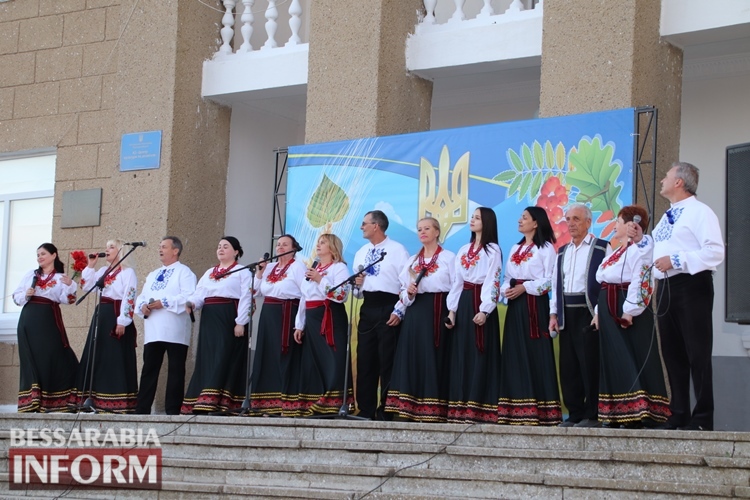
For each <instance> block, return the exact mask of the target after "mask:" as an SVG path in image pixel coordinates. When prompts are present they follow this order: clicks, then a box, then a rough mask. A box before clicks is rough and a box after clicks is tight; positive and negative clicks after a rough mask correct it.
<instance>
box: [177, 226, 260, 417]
mask: <svg viewBox="0 0 750 500" xmlns="http://www.w3.org/2000/svg"><path fill="white" fill-rule="evenodd" d="M242 253H243V252H242V246H240V242H239V241H238V240H237V238H235V237H234V236H224V237H223V238H222V239H221V240H219V246H218V248H217V249H216V256H217V257H218V259H219V263H218V264H217V265H216V266H214V267H213V268H210V269H208V270H207V271H206V272H205V273H203V276H202V277H201V279H200V281H198V286H197V287H196V288H195V292H194V293H193V294H192V295H191V296H190V297H189V298H188V303H187V309H188V311H190V310H192V309H201V308H202V309H203V312H202V313H201V322H200V332H199V335H198V348H197V351H196V352H197V354H196V358H195V370H194V371H193V377H192V378H191V379H190V384H189V385H188V390H187V392H186V393H185V399H184V400H183V402H182V408H181V410H180V413H183V414H185V413H219V414H221V413H226V412H229V411H234V410H238V409H239V408H240V407H241V406H242V402H243V401H244V400H245V390H246V383H247V340H248V337H247V336H246V335H247V324H248V322H249V321H250V316H249V315H250V313H251V310H250V308H251V303H252V296H251V290H250V280H251V276H250V272H249V271H244V270H243V271H239V272H236V273H232V274H227V273H228V272H230V271H231V270H232V269H233V268H234V267H235V266H236V265H237V261H238V260H239V258H240V257H242Z"/></svg>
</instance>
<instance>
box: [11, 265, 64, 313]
mask: <svg viewBox="0 0 750 500" xmlns="http://www.w3.org/2000/svg"><path fill="white" fill-rule="evenodd" d="M35 272H36V270H34V271H29V272H28V273H26V274H24V275H23V278H22V279H21V283H20V284H19V285H18V288H16V289H15V291H14V292H13V302H15V303H16V305H17V306H24V305H25V304H26V303H27V302H28V300H26V290H28V289H29V288H31V282H32V280H33V279H34V273H35ZM64 274H65V273H55V276H54V277H53V278H52V279H51V280H50V281H49V283H46V284H45V286H44V288H42V287H41V286H39V283H38V282H37V285H36V287H35V288H34V296H35V297H44V298H45V299H49V300H51V301H53V302H58V303H60V304H70V302H71V299H72V300H73V301H75V298H76V288H77V287H78V285H77V284H76V282H75V281H74V282H73V283H71V284H70V285H63V283H62V281H60V279H59V278H60V276H63V275H64ZM47 276H48V275H47V274H44V275H42V276H40V277H39V281H40V282H41V281H44V279H45V278H46V277H47Z"/></svg>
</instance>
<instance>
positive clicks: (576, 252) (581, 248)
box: [549, 233, 594, 314]
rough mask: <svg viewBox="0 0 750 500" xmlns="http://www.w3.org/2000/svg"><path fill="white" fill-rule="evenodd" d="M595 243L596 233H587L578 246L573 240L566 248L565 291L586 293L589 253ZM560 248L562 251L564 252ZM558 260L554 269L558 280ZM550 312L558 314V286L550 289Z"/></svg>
mask: <svg viewBox="0 0 750 500" xmlns="http://www.w3.org/2000/svg"><path fill="white" fill-rule="evenodd" d="M593 243H594V235H593V234H591V233H589V234H587V235H586V236H585V237H584V238H583V240H581V243H580V244H579V245H578V246H576V245H575V243H573V242H572V241H571V242H570V243H568V244H567V245H566V246H565V247H564V248H565V255H564V256H563V273H562V274H563V293H585V292H586V286H587V283H588V277H589V273H588V266H589V255H590V254H591V245H592V244H593ZM562 250H563V249H562V248H560V250H559V251H560V252H562ZM557 261H558V259H555V266H554V268H553V269H552V280H553V282H555V280H557ZM549 312H550V314H557V290H556V286H553V287H552V290H551V291H550V311H549Z"/></svg>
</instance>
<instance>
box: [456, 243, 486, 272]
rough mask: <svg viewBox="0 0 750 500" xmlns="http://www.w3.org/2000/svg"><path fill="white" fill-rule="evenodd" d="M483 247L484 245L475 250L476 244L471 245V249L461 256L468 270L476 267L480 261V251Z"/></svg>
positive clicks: (462, 263) (463, 264)
mask: <svg viewBox="0 0 750 500" xmlns="http://www.w3.org/2000/svg"><path fill="white" fill-rule="evenodd" d="M481 249H482V247H481V246H480V247H478V248H477V249H476V251H475V250H474V245H471V246H469V251H468V252H466V253H465V254H464V255H462V256H461V266H462V267H463V268H464V269H466V270H468V269H469V268H471V267H474V266H475V265H476V264H477V262H479V251H480V250H481Z"/></svg>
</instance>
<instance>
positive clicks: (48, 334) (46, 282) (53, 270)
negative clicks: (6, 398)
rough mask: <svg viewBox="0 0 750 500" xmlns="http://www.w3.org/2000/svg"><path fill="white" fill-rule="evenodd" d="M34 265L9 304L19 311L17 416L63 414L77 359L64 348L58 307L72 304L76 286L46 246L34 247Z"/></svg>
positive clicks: (53, 250) (67, 346) (51, 248)
mask: <svg viewBox="0 0 750 500" xmlns="http://www.w3.org/2000/svg"><path fill="white" fill-rule="evenodd" d="M36 260H37V263H38V264H39V267H38V268H37V269H34V270H33V271H29V272H28V273H26V275H24V277H23V279H22V280H21V283H20V284H19V285H18V288H16V290H15V291H14V292H13V301H14V302H15V303H16V304H17V305H19V306H22V307H23V309H22V310H21V316H20V317H19V319H18V358H19V362H20V363H19V364H20V370H21V377H20V378H21V381H20V384H19V390H18V411H19V412H54V411H67V409H68V402H69V401H70V397H71V394H72V392H73V386H74V385H75V378H76V371H77V369H78V358H76V355H75V353H74V352H73V349H71V348H70V343H69V342H68V336H67V334H66V333H65V325H64V324H63V321H62V315H61V314H60V304H69V303H71V302H74V301H75V297H76V295H75V294H76V284H75V282H74V281H73V280H72V279H70V278H69V277H68V276H66V275H65V274H64V272H65V266H64V265H63V263H62V262H61V261H60V258H59V257H58V255H57V247H55V245H53V244H52V243H44V244H42V245H41V246H40V247H39V248H37V251H36Z"/></svg>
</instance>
